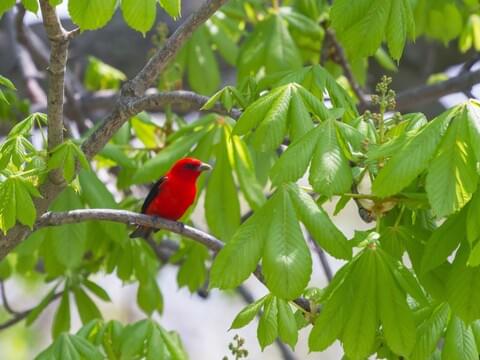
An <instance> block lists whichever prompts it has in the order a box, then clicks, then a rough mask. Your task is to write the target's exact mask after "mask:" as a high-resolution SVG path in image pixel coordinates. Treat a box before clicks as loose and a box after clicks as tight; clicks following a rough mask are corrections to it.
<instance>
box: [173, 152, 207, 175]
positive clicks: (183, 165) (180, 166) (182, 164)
mask: <svg viewBox="0 0 480 360" xmlns="http://www.w3.org/2000/svg"><path fill="white" fill-rule="evenodd" d="M211 169H212V167H211V166H210V165H208V164H207V163H204V162H201V161H200V160H198V159H195V158H191V157H186V158H183V159H180V160H178V161H177V162H176V163H175V164H174V165H173V166H172V168H171V169H170V171H169V173H168V174H169V175H170V176H174V177H182V178H184V179H193V180H196V179H197V178H198V177H199V176H200V174H201V173H202V172H203V171H206V170H211Z"/></svg>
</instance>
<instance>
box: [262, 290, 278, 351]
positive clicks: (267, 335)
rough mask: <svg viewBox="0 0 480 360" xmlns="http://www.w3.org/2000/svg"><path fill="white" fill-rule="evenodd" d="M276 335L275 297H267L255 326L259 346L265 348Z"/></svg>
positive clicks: (276, 311)
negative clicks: (256, 326)
mask: <svg viewBox="0 0 480 360" xmlns="http://www.w3.org/2000/svg"><path fill="white" fill-rule="evenodd" d="M277 336H278V308H277V298H276V297H274V296H271V297H269V298H268V299H267V300H266V301H265V306H264V311H263V314H262V316H261V317H260V321H259V322H258V328H257V338H258V342H259V343H260V347H261V348H262V350H263V349H265V347H267V346H268V345H270V344H271V343H273V342H274V341H275V339H276V338H277Z"/></svg>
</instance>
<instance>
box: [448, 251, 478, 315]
mask: <svg viewBox="0 0 480 360" xmlns="http://www.w3.org/2000/svg"><path fill="white" fill-rule="evenodd" d="M467 256H468V252H467V251H466V249H465V248H463V249H462V248H460V250H459V251H458V252H457V256H456V258H455V261H454V263H453V267H452V270H451V271H450V274H449V276H448V280H447V288H446V291H447V300H448V303H449V304H450V306H451V308H452V311H453V313H455V315H457V316H458V317H460V318H461V319H462V320H463V321H465V322H466V323H467V324H468V323H470V322H472V321H473V320H477V319H479V318H480V289H479V288H478V286H475V284H477V283H478V281H480V267H478V266H477V267H473V268H472V267H467V266H466V260H467Z"/></svg>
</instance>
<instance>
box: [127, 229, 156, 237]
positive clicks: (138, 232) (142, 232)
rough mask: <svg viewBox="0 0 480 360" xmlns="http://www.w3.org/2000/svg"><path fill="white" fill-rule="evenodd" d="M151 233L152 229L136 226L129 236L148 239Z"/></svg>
mask: <svg viewBox="0 0 480 360" xmlns="http://www.w3.org/2000/svg"><path fill="white" fill-rule="evenodd" d="M151 232H152V229H151V228H149V227H147V226H137V228H136V229H135V230H134V231H133V232H132V233H131V234H130V238H131V239H132V238H138V237H141V238H144V239H146V238H148V236H149V235H150V233H151Z"/></svg>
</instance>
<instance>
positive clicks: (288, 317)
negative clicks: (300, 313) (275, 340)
mask: <svg viewBox="0 0 480 360" xmlns="http://www.w3.org/2000/svg"><path fill="white" fill-rule="evenodd" d="M277 308H278V335H279V336H280V339H282V341H283V342H285V343H287V344H288V345H290V347H291V348H292V349H295V345H296V343H297V340H298V328H297V322H296V320H295V316H294V315H293V311H292V308H291V307H290V305H289V304H288V302H287V301H285V300H282V299H277Z"/></svg>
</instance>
